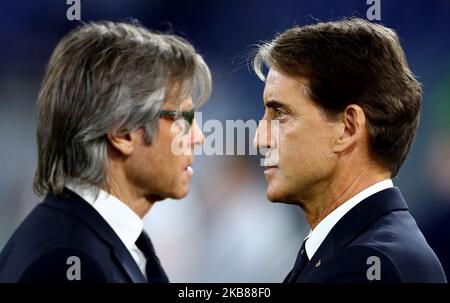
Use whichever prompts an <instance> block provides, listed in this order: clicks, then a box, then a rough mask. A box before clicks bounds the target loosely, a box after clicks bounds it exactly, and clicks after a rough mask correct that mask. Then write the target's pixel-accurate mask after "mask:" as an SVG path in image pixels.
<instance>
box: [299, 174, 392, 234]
mask: <svg viewBox="0 0 450 303" xmlns="http://www.w3.org/2000/svg"><path fill="white" fill-rule="evenodd" d="M353 171H354V170H353ZM389 177H390V173H389V172H387V171H386V170H384V169H380V168H378V169H374V168H373V167H372V168H369V167H367V168H366V169H363V170H359V171H358V172H357V173H352V170H351V169H349V170H348V171H342V172H341V173H340V174H338V175H335V176H334V177H333V178H332V179H331V180H328V181H323V182H322V183H320V184H317V185H316V186H315V188H314V190H313V193H312V194H310V195H309V197H308V198H306V199H301V203H299V204H300V205H302V206H303V210H304V212H305V216H306V219H307V221H308V223H309V225H310V226H311V229H314V228H315V227H316V226H317V225H318V224H319V223H320V221H322V220H323V219H324V218H325V217H326V216H328V215H329V214H330V213H331V212H333V211H334V210H335V209H336V208H338V207H339V206H341V205H342V204H344V203H345V202H346V201H348V200H349V199H350V198H352V197H353V196H355V195H356V194H358V193H360V192H361V191H363V190H364V189H366V188H368V187H370V186H371V185H373V184H375V183H378V182H380V181H383V180H385V179H388V178H389Z"/></svg>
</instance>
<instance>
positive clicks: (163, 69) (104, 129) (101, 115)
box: [34, 22, 211, 195]
mask: <svg viewBox="0 0 450 303" xmlns="http://www.w3.org/2000/svg"><path fill="white" fill-rule="evenodd" d="M174 86H178V87H177V88H178V89H179V94H178V98H177V100H166V97H167V95H168V92H169V91H170V90H171V89H174ZM210 94H211V74H210V71H209V68H208V66H207V65H206V63H205V62H204V60H203V58H202V57H201V56H200V55H199V54H198V53H197V52H196V51H195V49H194V48H193V47H192V45H191V44H190V43H189V42H187V41H186V40H184V39H183V38H180V37H178V36H175V35H169V34H162V33H156V32H151V31H149V30H148V29H146V28H144V27H142V26H140V25H138V24H137V23H133V24H130V23H113V22H95V23H89V24H85V25H82V26H80V27H78V28H76V29H74V30H73V31H72V32H70V33H69V34H68V35H67V36H65V37H64V38H63V39H62V40H61V41H60V43H59V44H58V46H57V47H56V49H55V50H54V52H53V54H52V56H51V58H50V61H49V63H48V67H47V70H46V74H45V77H44V80H43V83H42V87H41V91H40V93H39V97H38V101H37V145H38V166H37V170H36V174H35V178H34V190H35V192H36V193H37V194H38V195H44V194H45V193H46V192H52V193H61V192H62V191H63V189H64V186H65V185H67V184H68V182H71V181H72V180H80V181H83V182H86V183H89V184H92V185H97V186H99V185H105V184H106V167H107V159H108V153H107V152H108V142H107V135H106V134H107V133H108V132H120V133H128V132H132V131H134V130H136V129H138V128H144V130H145V140H146V142H147V144H151V142H152V140H153V139H154V136H155V134H157V131H158V120H159V112H160V110H161V106H162V104H163V103H164V102H167V101H172V102H173V101H176V102H177V104H178V105H179V106H180V104H181V101H182V100H184V99H186V98H187V97H189V96H192V97H193V98H194V104H195V107H198V106H200V105H201V104H203V103H204V102H206V100H207V99H208V98H209V96H210Z"/></svg>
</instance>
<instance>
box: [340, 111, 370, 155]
mask: <svg viewBox="0 0 450 303" xmlns="http://www.w3.org/2000/svg"><path fill="white" fill-rule="evenodd" d="M339 120H340V121H339V123H337V125H339V127H338V129H337V132H338V133H337V137H336V141H335V144H334V152H342V151H345V150H348V149H349V148H352V147H354V146H355V144H356V143H358V142H359V141H360V140H362V139H363V138H364V136H365V133H366V116H365V114H364V111H363V109H362V108H361V107H360V106H359V105H356V104H351V105H349V106H347V107H346V108H345V110H344V112H343V113H342V114H341V115H340V118H339Z"/></svg>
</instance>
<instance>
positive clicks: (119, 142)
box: [107, 131, 139, 156]
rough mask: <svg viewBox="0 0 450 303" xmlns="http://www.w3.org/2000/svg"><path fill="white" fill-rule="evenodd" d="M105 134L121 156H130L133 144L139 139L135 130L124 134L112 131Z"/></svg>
mask: <svg viewBox="0 0 450 303" xmlns="http://www.w3.org/2000/svg"><path fill="white" fill-rule="evenodd" d="M107 136H108V141H109V143H110V145H111V147H112V148H114V150H115V151H116V152H118V153H119V154H121V155H123V156H130V155H131V154H132V153H133V150H134V146H135V144H136V142H137V140H138V139H139V138H138V134H137V132H136V131H133V132H131V133H125V134H121V133H120V132H112V133H108V134H107Z"/></svg>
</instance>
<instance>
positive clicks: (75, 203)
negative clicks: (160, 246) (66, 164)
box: [0, 189, 168, 283]
mask: <svg viewBox="0 0 450 303" xmlns="http://www.w3.org/2000/svg"><path fill="white" fill-rule="evenodd" d="M70 257H75V258H78V259H76V261H74V259H73V258H70ZM153 257H154V258H155V259H156V260H158V259H157V257H156V255H155V256H153ZM72 266H79V271H78V273H79V274H80V276H81V280H73V278H74V275H75V274H76V271H75V270H76V268H74V267H72ZM68 277H69V278H68ZM0 282H57V283H66V282H146V279H145V277H144V275H143V274H142V272H141V271H140V269H139V267H138V265H137V264H136V262H135V261H134V259H133V257H132V256H131V254H130V253H129V251H128V249H127V248H126V247H125V245H124V244H123V243H122V241H121V240H120V238H119V237H118V236H117V235H116V234H115V232H114V231H113V229H112V228H111V227H110V226H109V225H108V223H107V222H106V221H105V220H104V219H103V218H102V216H101V215H100V214H99V213H98V212H97V211H96V210H95V209H94V208H93V207H92V206H91V205H89V203H88V202H86V201H84V200H83V199H82V198H81V197H79V196H78V195H76V194H75V193H73V192H72V191H70V190H68V189H65V191H64V192H63V194H62V195H60V196H59V195H54V194H48V195H47V196H46V198H45V200H44V202H43V203H40V204H39V205H38V206H36V207H35V208H34V210H33V211H32V212H31V213H30V214H29V215H28V217H27V218H26V219H25V220H24V222H22V224H21V225H20V226H19V227H18V229H17V230H16V231H15V232H14V234H13V235H12V237H11V238H10V240H9V241H8V243H7V244H6V246H5V247H4V249H3V251H2V252H1V254H0ZM152 282H168V280H165V279H161V281H152Z"/></svg>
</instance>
